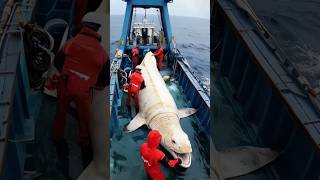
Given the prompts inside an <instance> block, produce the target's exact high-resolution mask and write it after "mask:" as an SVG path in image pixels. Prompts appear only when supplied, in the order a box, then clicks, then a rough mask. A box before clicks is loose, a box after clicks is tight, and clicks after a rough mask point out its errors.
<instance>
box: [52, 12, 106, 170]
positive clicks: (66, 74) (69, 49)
mask: <svg viewBox="0 0 320 180" xmlns="http://www.w3.org/2000/svg"><path fill="white" fill-rule="evenodd" d="M82 24H83V28H82V29H81V31H80V33H79V34H78V35H76V36H75V37H74V38H73V39H70V40H69V41H67V42H66V44H65V45H64V47H63V49H62V51H60V52H59V53H58V55H57V56H56V59H55V66H56V67H57V69H58V70H59V71H60V72H61V76H60V79H59V84H58V89H57V95H58V103H57V105H58V106H57V111H56V116H55V120H54V124H53V141H54V143H55V145H56V150H57V154H58V158H59V160H60V161H62V164H63V166H64V167H63V168H62V170H63V171H64V173H65V174H66V175H68V164H69V163H68V162H69V161H68V146H67V143H66V142H65V139H64V129H65V124H66V113H67V110H68V108H69V104H70V102H71V101H74V102H75V104H76V108H77V112H78V117H79V144H80V147H81V150H82V164H83V167H86V166H87V165H88V164H89V163H90V162H91V160H92V147H91V138H90V133H89V121H90V106H91V101H92V97H91V95H90V91H92V88H98V89H104V87H106V86H107V85H108V84H109V78H108V75H109V73H108V72H109V59H108V58H109V56H108V54H107V52H106V51H105V49H104V48H103V47H102V45H101V44H100V41H101V36H100V35H99V34H98V30H99V28H100V26H101V24H100V23H99V22H97V14H96V13H93V12H92V13H88V14H86V15H85V17H84V18H83V20H82Z"/></svg>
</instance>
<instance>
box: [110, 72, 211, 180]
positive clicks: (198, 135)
mask: <svg viewBox="0 0 320 180" xmlns="http://www.w3.org/2000/svg"><path fill="white" fill-rule="evenodd" d="M167 72H169V71H165V69H164V71H162V73H167ZM167 87H168V89H169V91H170V93H171V94H172V96H173V98H174V99H175V102H176V104H177V107H178V108H182V107H191V103H190V102H189V101H188V100H187V98H186V96H185V95H184V93H183V92H182V90H181V87H179V86H178V85H177V82H175V81H173V82H167ZM126 97H127V96H126V93H125V94H123V96H122V103H121V104H122V106H121V107H120V110H119V119H118V121H117V122H118V123H119V124H118V125H116V126H113V127H115V129H114V133H113V136H112V137H111V139H112V140H111V145H110V178H111V179H117V180H125V179H128V177H131V179H132V180H135V179H136V180H141V179H146V178H147V176H146V173H145V171H144V169H143V162H142V160H141V157H140V151H139V148H140V146H141V144H142V143H143V142H145V141H146V140H147V139H146V137H147V133H148V132H149V129H148V128H147V127H146V126H143V127H142V128H140V129H138V130H136V131H134V132H132V133H128V134H126V133H124V132H123V130H122V129H123V128H124V127H125V125H126V124H127V123H129V121H130V119H129V118H128V112H127V109H126V106H125V101H126ZM132 109H134V108H132ZM132 115H134V113H132ZM181 126H182V128H183V130H184V131H185V132H186V133H187V134H188V136H189V139H190V142H191V145H192V150H193V152H192V164H191V167H190V168H188V169H186V170H179V169H177V170H174V169H169V168H165V167H162V170H163V172H164V173H165V175H166V177H167V178H168V179H202V180H206V179H210V169H209V168H210V167H209V166H210V157H209V153H210V149H209V147H210V145H209V137H208V136H207V134H206V133H205V131H204V130H203V129H202V128H201V126H200V125H199V120H198V118H197V117H196V116H195V115H193V116H190V117H187V118H185V119H182V120H181ZM167 154H168V153H167Z"/></svg>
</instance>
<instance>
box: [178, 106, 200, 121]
mask: <svg viewBox="0 0 320 180" xmlns="http://www.w3.org/2000/svg"><path fill="white" fill-rule="evenodd" d="M196 112H197V110H196V109H194V108H183V109H179V111H178V114H179V118H180V119H181V118H185V117H188V116H191V115H192V114H194V113H196Z"/></svg>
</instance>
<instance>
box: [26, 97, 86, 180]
mask: <svg viewBox="0 0 320 180" xmlns="http://www.w3.org/2000/svg"><path fill="white" fill-rule="evenodd" d="M56 103H57V100H56V98H53V97H50V96H47V95H43V98H42V104H41V107H40V112H39V116H38V118H37V119H36V127H35V140H34V145H33V146H34V147H33V148H34V155H35V156H34V159H33V162H32V164H31V165H33V166H35V167H34V169H35V170H36V171H37V174H38V176H39V177H38V178H36V179H37V180H49V179H57V178H58V179H61V180H63V179H66V177H64V175H63V174H62V171H61V170H60V169H59V167H61V164H60V163H61V162H59V160H58V157H57V154H56V150H55V146H54V144H53V141H52V124H53V121H54V117H55V112H56ZM76 117H77V114H76V112H75V110H73V109H71V108H70V109H69V112H68V114H67V117H66V118H67V119H66V128H65V138H66V141H67V143H68V146H69V147H68V148H69V162H70V164H69V175H70V177H71V178H73V179H76V178H77V177H78V176H79V175H80V174H81V172H82V165H81V164H82V163H81V149H80V147H79V145H78V144H77V142H78V121H77V118H76ZM26 168H30V167H28V166H27V167H26Z"/></svg>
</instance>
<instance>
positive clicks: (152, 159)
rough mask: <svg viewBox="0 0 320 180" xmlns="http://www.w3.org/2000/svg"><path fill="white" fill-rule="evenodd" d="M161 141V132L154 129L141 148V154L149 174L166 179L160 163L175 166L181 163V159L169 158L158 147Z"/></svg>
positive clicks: (158, 179)
mask: <svg viewBox="0 0 320 180" xmlns="http://www.w3.org/2000/svg"><path fill="white" fill-rule="evenodd" d="M160 142H161V134H160V133H159V132H158V131H157V130H152V131H150V132H149V134H148V140H147V142H145V143H143V144H142V146H141V148H140V155H141V158H142V160H143V162H144V169H145V171H146V172H147V174H148V176H149V177H150V178H151V179H152V180H165V179H166V178H165V176H164V175H163V173H162V171H161V168H160V163H159V162H162V163H163V164H164V165H169V167H172V168H174V167H175V166H176V165H178V164H181V160H180V159H176V160H168V159H167V157H166V156H165V154H164V153H163V152H162V151H160V150H159V149H157V147H158V146H159V144H160Z"/></svg>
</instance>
